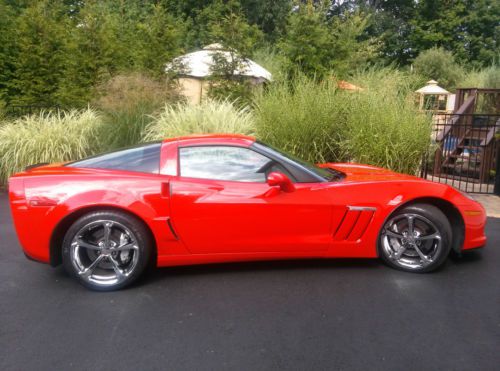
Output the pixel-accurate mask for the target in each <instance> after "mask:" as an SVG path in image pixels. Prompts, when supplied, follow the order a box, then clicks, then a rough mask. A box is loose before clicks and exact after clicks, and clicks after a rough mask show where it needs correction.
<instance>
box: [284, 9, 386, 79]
mask: <svg viewBox="0 0 500 371" xmlns="http://www.w3.org/2000/svg"><path fill="white" fill-rule="evenodd" d="M368 25H369V17H367V16H365V15H364V14H362V13H361V12H359V11H356V12H353V13H349V12H345V13H343V14H340V15H334V16H331V14H329V9H327V8H324V7H322V6H321V5H319V6H314V5H313V4H312V3H309V4H307V5H305V6H301V7H300V8H299V9H298V10H297V11H296V12H294V13H293V14H291V15H290V18H289V23H288V27H287V33H286V36H285V37H284V38H283V39H282V41H281V43H280V48H281V50H282V51H283V53H284V54H285V56H286V57H287V58H288V61H289V67H288V69H289V71H290V72H293V70H295V69H298V70H299V71H301V72H302V73H305V74H306V75H308V76H316V77H317V78H323V77H325V76H326V75H327V74H329V73H331V72H332V70H333V73H334V74H335V75H336V76H337V77H344V76H346V75H348V74H349V73H350V72H351V71H353V70H354V69H356V68H358V67H359V66H360V65H362V64H366V63H367V62H368V61H370V60H371V59H372V58H373V57H374V56H375V55H376V54H377V49H378V45H377V39H376V38H373V37H367V36H366V35H365V31H366V28H367V27H368Z"/></svg>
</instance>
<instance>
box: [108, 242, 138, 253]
mask: <svg viewBox="0 0 500 371" xmlns="http://www.w3.org/2000/svg"><path fill="white" fill-rule="evenodd" d="M138 249H139V247H138V246H137V245H136V243H135V242H134V243H128V244H125V245H122V246H117V247H115V248H114V249H113V251H128V250H138Z"/></svg>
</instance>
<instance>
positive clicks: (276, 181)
mask: <svg viewBox="0 0 500 371" xmlns="http://www.w3.org/2000/svg"><path fill="white" fill-rule="evenodd" d="M267 184H268V185H269V186H270V187H275V186H279V187H280V189H281V190H282V191H283V192H293V191H295V186H294V185H293V183H292V181H291V180H290V178H289V177H287V176H286V175H285V174H283V173H278V172H277V171H273V172H272V173H271V174H269V175H268V176H267Z"/></svg>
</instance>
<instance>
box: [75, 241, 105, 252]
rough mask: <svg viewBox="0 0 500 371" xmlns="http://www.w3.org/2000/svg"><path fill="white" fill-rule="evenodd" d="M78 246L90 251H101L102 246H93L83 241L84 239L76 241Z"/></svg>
mask: <svg viewBox="0 0 500 371" xmlns="http://www.w3.org/2000/svg"><path fill="white" fill-rule="evenodd" d="M76 244H77V245H78V246H80V247H84V248H86V249H90V250H101V247H100V246H97V245H93V244H91V243H88V242H85V241H83V240H82V239H80V238H79V239H77V240H76Z"/></svg>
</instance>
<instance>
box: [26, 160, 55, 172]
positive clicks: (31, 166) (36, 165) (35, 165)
mask: <svg viewBox="0 0 500 371" xmlns="http://www.w3.org/2000/svg"><path fill="white" fill-rule="evenodd" d="M48 164H49V163H48V162H39V163H38V164H34V165H30V166H26V167H25V168H24V171H28V170H31V169H34V168H36V167H40V166H44V165H48Z"/></svg>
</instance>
